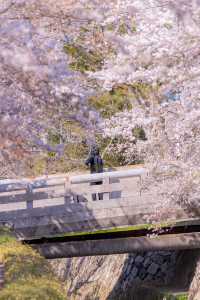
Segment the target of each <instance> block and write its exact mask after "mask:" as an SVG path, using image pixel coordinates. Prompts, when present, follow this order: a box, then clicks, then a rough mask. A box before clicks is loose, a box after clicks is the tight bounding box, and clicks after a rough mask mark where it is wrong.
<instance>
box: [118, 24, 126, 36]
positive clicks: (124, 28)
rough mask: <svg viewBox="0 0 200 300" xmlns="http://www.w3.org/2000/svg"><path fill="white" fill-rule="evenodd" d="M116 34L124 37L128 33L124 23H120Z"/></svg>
mask: <svg viewBox="0 0 200 300" xmlns="http://www.w3.org/2000/svg"><path fill="white" fill-rule="evenodd" d="M118 32H119V34H120V35H124V34H126V33H128V28H127V25H126V23H124V22H121V23H120V25H119V28H118Z"/></svg>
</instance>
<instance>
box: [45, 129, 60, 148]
mask: <svg viewBox="0 0 200 300" xmlns="http://www.w3.org/2000/svg"><path fill="white" fill-rule="evenodd" d="M60 140H61V136H60V135H59V134H58V133H54V132H51V131H49V133H48V143H49V144H50V145H51V146H56V145H58V144H60Z"/></svg>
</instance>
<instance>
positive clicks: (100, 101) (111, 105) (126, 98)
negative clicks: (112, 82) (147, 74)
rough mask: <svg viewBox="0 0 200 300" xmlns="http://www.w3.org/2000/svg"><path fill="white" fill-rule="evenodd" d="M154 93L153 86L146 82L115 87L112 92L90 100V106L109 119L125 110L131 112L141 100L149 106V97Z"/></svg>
mask: <svg viewBox="0 0 200 300" xmlns="http://www.w3.org/2000/svg"><path fill="white" fill-rule="evenodd" d="M153 91H154V89H153V88H152V86H151V85H149V84H147V83H144V82H136V83H133V84H122V85H118V86H114V87H113V88H112V90H111V91H109V92H104V93H102V94H100V95H97V96H94V97H91V98H89V104H90V105H91V106H93V107H94V108H95V109H96V110H98V111H100V113H101V115H102V117H104V118H109V117H111V116H112V115H114V114H116V113H118V112H121V111H123V110H126V109H127V110H130V109H131V108H132V106H133V104H134V102H135V101H138V102H139V103H140V99H143V100H144V101H145V105H146V106H149V105H150V101H149V97H150V95H151V93H152V92H153Z"/></svg>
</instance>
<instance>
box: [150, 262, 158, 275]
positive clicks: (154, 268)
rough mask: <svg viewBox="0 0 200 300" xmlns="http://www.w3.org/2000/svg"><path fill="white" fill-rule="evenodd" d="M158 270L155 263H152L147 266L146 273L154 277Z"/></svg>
mask: <svg viewBox="0 0 200 300" xmlns="http://www.w3.org/2000/svg"><path fill="white" fill-rule="evenodd" d="M158 268H159V266H158V265H157V264H155V263H152V264H151V265H150V266H149V268H148V270H147V271H148V273H150V274H152V275H155V274H156V272H157V271H158Z"/></svg>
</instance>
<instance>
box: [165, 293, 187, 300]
mask: <svg viewBox="0 0 200 300" xmlns="http://www.w3.org/2000/svg"><path fill="white" fill-rule="evenodd" d="M165 299H166V300H188V296H187V295H186V294H183V295H165Z"/></svg>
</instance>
